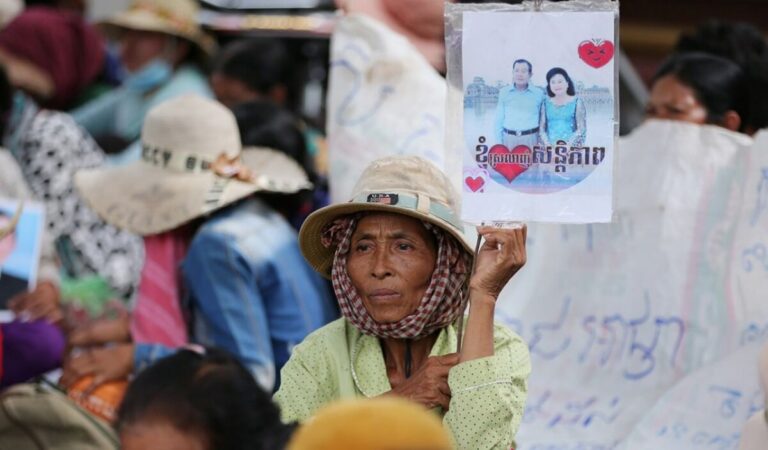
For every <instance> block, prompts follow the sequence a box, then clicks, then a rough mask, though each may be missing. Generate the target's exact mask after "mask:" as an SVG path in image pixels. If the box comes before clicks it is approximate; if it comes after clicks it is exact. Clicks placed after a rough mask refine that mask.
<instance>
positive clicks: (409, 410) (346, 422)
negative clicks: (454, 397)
mask: <svg viewBox="0 0 768 450" xmlns="http://www.w3.org/2000/svg"><path fill="white" fill-rule="evenodd" d="M338 448H353V449H356V450H380V449H389V450H413V449H421V450H427V449H429V450H449V449H452V448H454V445H453V442H451V438H450V436H449V434H448V431H447V430H446V429H445V427H443V424H442V422H441V421H440V419H439V418H438V417H437V416H435V415H434V414H432V413H431V412H430V411H428V410H427V409H425V408H423V407H422V406H420V405H418V404H416V403H413V402H410V401H408V400H405V399H402V398H396V397H392V398H374V399H354V400H341V401H338V402H335V403H332V404H330V405H329V406H326V407H324V408H323V409H321V410H320V411H318V412H317V414H315V416H314V417H312V419H310V420H308V421H307V422H306V423H305V424H304V425H302V426H301V427H300V428H299V429H298V430H297V431H296V432H295V433H294V435H293V437H292V438H291V441H290V442H289V443H288V450H333V449H338Z"/></svg>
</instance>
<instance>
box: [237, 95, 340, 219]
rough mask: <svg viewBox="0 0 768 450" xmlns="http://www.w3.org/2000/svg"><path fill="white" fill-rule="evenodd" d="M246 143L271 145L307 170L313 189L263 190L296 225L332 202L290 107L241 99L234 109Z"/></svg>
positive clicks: (250, 144)
mask: <svg viewBox="0 0 768 450" xmlns="http://www.w3.org/2000/svg"><path fill="white" fill-rule="evenodd" d="M232 112H233V113H234V114H235V118H236V119H237V125H238V128H239V129H240V139H241V140H242V142H243V146H245V147H250V146H256V147H269V148H272V149H275V150H278V151H281V152H283V153H285V154H286V155H287V156H289V157H291V158H292V159H293V160H294V161H296V162H297V163H298V164H299V165H300V166H301V168H302V169H304V171H305V172H306V173H307V176H308V177H309V181H310V182H312V184H313V185H314V189H313V190H311V191H310V190H304V191H301V192H298V193H295V194H290V195H284V194H263V195H262V199H263V200H264V201H265V202H266V203H267V204H268V205H269V206H271V207H272V208H274V209H275V210H276V211H278V212H280V213H281V214H283V215H284V216H285V217H286V219H288V221H289V222H290V223H291V224H292V225H293V226H294V228H296V229H297V230H298V229H299V228H301V224H302V222H303V221H304V219H305V218H306V217H307V215H309V214H310V213H311V212H312V211H314V210H315V209H317V208H320V207H322V206H325V205H326V204H327V203H328V191H327V189H325V188H324V186H322V185H320V186H318V181H319V176H318V175H317V173H316V171H315V167H314V161H313V159H312V157H311V155H310V154H309V151H308V150H307V145H306V140H305V137H304V135H303V133H302V129H301V128H300V126H299V121H298V120H297V119H296V117H295V116H294V115H293V114H291V113H290V112H289V111H288V110H286V109H284V108H282V107H280V106H278V105H277V104H275V103H272V102H270V101H267V100H256V101H251V102H246V103H239V104H238V105H237V106H235V107H234V108H233V110H232Z"/></svg>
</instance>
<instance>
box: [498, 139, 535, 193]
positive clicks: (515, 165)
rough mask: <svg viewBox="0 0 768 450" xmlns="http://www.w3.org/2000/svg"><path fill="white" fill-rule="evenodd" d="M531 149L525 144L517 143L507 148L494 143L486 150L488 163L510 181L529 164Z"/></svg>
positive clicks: (526, 168)
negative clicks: (511, 147) (510, 148)
mask: <svg viewBox="0 0 768 450" xmlns="http://www.w3.org/2000/svg"><path fill="white" fill-rule="evenodd" d="M530 161H531V149H530V148H528V146H527V145H518V146H517V147H515V148H513V149H512V150H509V149H508V148H507V147H506V146H504V145H502V144H496V145H494V146H493V147H491V149H490V150H489V151H488V163H489V165H490V166H491V167H492V168H493V170H495V171H496V172H499V173H500V174H501V176H503V177H504V178H506V179H507V181H509V182H510V183H511V182H512V180H514V179H515V178H517V177H518V176H519V175H520V174H521V173H523V172H525V171H526V170H528V167H530V166H531V164H530Z"/></svg>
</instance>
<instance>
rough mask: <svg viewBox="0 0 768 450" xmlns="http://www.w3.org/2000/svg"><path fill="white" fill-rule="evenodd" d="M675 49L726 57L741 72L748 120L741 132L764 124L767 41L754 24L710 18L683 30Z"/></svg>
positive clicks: (767, 117)
mask: <svg viewBox="0 0 768 450" xmlns="http://www.w3.org/2000/svg"><path fill="white" fill-rule="evenodd" d="M675 52H678V53H685V52H704V53H709V54H711V55H715V56H719V57H722V58H725V59H728V60H730V61H732V62H734V63H735V64H736V65H738V66H739V67H740V68H741V70H742V71H744V73H745V77H746V83H747V91H748V93H749V94H748V96H747V97H748V98H747V103H748V104H747V108H748V110H749V120H748V121H746V122H745V123H744V126H743V128H744V132H745V133H747V134H750V135H752V134H755V133H756V132H757V130H759V129H761V128H765V127H766V126H768V97H767V96H768V42H767V41H766V39H765V36H763V34H762V33H761V32H760V30H759V29H757V28H756V27H755V26H753V25H750V24H748V23H744V22H737V23H729V22H720V21H717V20H712V21H709V22H706V23H704V24H703V25H701V26H700V27H698V28H697V29H696V30H695V31H694V32H692V33H689V34H684V35H682V36H681V37H680V39H679V40H678V42H677V45H676V46H675Z"/></svg>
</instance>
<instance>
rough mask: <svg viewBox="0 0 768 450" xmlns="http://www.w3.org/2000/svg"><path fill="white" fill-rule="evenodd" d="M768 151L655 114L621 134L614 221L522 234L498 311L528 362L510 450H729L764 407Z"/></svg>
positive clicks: (765, 142)
mask: <svg viewBox="0 0 768 450" xmlns="http://www.w3.org/2000/svg"><path fill="white" fill-rule="evenodd" d="M766 150H768V133H767V132H763V133H761V134H760V135H758V136H757V138H756V140H755V142H754V143H753V142H752V139H750V138H749V137H748V136H746V135H742V134H739V133H733V132H729V131H727V130H725V129H723V128H720V127H715V126H698V125H693V124H687V123H682V122H672V121H658V120H649V121H647V122H646V123H644V124H643V125H642V126H640V127H639V128H637V129H636V130H635V131H633V133H632V134H631V135H629V136H627V137H625V138H622V139H621V140H620V141H619V150H618V151H617V158H616V180H617V182H616V189H615V197H616V202H615V218H614V221H613V222H612V223H610V224H587V225H567V224H536V223H534V224H531V225H530V226H529V229H528V262H527V263H526V266H525V267H524V268H523V269H522V270H521V271H520V272H519V273H518V274H517V275H515V277H514V278H513V279H512V281H511V282H510V283H509V285H508V286H507V288H506V289H505V290H504V291H503V292H502V293H501V295H500V298H499V301H498V303H497V305H498V306H497V315H496V319H497V321H499V322H500V323H502V324H504V325H506V326H508V327H509V328H510V329H512V330H515V331H516V332H517V333H518V334H520V335H521V336H522V337H523V338H524V339H525V340H526V342H527V343H528V346H529V349H530V353H531V360H532V365H533V368H534V371H533V373H532V374H531V377H530V379H529V385H528V387H529V391H528V399H527V405H526V411H525V415H524V417H523V420H522V423H521V425H520V430H519V432H518V434H517V437H516V440H517V443H518V449H519V450H544V449H546V450H577V449H590V450H597V449H604V450H608V449H623V450H624V449H626V450H644V449H653V450H656V449H660V448H669V449H672V448H675V449H678V448H679V449H702V450H704V449H721V450H726V449H733V450H736V449H737V448H738V440H739V433H740V432H741V428H742V427H743V426H744V423H745V422H746V420H747V417H749V416H750V415H751V414H753V413H754V412H755V411H756V410H759V409H760V408H762V407H763V398H764V397H763V396H762V395H760V394H759V393H758V392H757V390H758V385H757V356H756V350H755V348H759V347H760V346H761V345H765V344H766V343H767V342H768V302H766V301H765V292H766V291H768V252H765V251H763V249H764V248H767V247H768V238H766V236H768V151H766ZM748 347H749V348H751V350H747V348H748ZM742 349H744V350H743V352H742Z"/></svg>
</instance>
